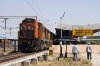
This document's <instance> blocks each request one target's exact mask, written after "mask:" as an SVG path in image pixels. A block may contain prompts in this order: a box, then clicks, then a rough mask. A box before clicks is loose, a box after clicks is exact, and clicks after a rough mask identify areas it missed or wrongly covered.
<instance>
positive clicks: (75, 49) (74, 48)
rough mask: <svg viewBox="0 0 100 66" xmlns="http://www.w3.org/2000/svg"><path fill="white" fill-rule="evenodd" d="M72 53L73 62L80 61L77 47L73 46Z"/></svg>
mask: <svg viewBox="0 0 100 66" xmlns="http://www.w3.org/2000/svg"><path fill="white" fill-rule="evenodd" d="M72 53H73V61H77V60H78V53H79V51H78V47H77V46H76V44H75V45H73V47H72Z"/></svg>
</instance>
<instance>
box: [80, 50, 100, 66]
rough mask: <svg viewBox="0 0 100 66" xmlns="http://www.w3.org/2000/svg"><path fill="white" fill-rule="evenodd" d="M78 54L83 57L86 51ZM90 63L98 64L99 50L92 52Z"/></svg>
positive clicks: (99, 64) (95, 65) (93, 65)
mask: <svg viewBox="0 0 100 66" xmlns="http://www.w3.org/2000/svg"><path fill="white" fill-rule="evenodd" d="M80 56H81V57H82V58H85V59H86V58H87V57H86V53H81V54H80ZM91 63H92V66H100V53H99V52H93V53H92V60H91Z"/></svg>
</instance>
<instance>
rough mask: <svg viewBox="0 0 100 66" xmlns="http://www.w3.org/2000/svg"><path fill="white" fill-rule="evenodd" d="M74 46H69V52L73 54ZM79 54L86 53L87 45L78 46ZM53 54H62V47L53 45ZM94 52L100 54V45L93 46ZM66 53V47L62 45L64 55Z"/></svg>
mask: <svg viewBox="0 0 100 66" xmlns="http://www.w3.org/2000/svg"><path fill="white" fill-rule="evenodd" d="M72 46H73V45H67V52H68V53H72ZM77 46H78V49H79V52H86V46H87V45H77ZM52 47H53V49H54V50H53V52H54V53H60V45H52ZM91 47H92V52H100V45H91ZM65 51H66V45H62V53H65Z"/></svg>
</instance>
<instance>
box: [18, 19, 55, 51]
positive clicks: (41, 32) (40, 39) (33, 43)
mask: <svg viewBox="0 0 100 66" xmlns="http://www.w3.org/2000/svg"><path fill="white" fill-rule="evenodd" d="M19 27H20V28H19V32H18V51H21V52H33V51H40V50H43V49H48V48H49V47H50V46H51V45H52V44H53V33H52V32H51V31H49V30H48V29H47V28H46V27H45V26H44V25H43V24H42V23H40V22H38V21H37V20H35V19H32V18H25V19H24V20H22V23H20V25H19Z"/></svg>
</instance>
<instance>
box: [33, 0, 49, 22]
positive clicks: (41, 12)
mask: <svg viewBox="0 0 100 66" xmlns="http://www.w3.org/2000/svg"><path fill="white" fill-rule="evenodd" d="M32 1H33V3H34V4H35V5H36V7H37V8H38V10H39V11H40V12H41V13H42V11H41V10H40V9H39V7H38V6H37V4H36V3H35V2H34V0H32ZM42 15H43V16H44V17H45V15H44V14H43V13H42ZM45 18H46V17H45ZM46 19H47V18H46ZM47 20H48V19H47Z"/></svg>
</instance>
